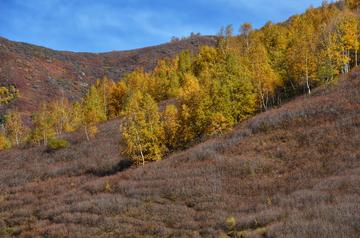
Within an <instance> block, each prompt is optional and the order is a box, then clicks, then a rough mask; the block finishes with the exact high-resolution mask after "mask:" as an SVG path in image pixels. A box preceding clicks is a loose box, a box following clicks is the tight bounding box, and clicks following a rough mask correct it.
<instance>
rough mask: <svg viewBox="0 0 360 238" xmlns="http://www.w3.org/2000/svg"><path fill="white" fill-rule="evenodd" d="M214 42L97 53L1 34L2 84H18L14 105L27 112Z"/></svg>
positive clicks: (209, 39) (196, 40) (198, 38)
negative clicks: (104, 79)
mask: <svg viewBox="0 0 360 238" xmlns="http://www.w3.org/2000/svg"><path fill="white" fill-rule="evenodd" d="M215 44H216V38H215V37H210V36H194V37H190V38H188V39H185V40H181V41H176V42H172V43H167V44H163V45H159V46H154V47H147V48H142V49H136V50H131V51H113V52H108V53H100V54H94V53H74V52H64V51H55V50H51V49H48V48H44V47H39V46H34V45H30V44H26V43H19V42H13V41H9V40H7V39H5V38H1V37H0V86H1V85H15V86H16V87H17V88H18V90H19V91H20V95H21V97H20V98H19V99H18V100H16V102H14V103H15V106H16V107H18V108H19V109H20V110H24V111H28V110H33V109H35V108H36V107H37V106H38V105H39V103H40V102H44V101H49V100H54V98H56V97H60V96H62V95H64V96H66V97H67V98H69V99H70V100H76V99H79V98H80V97H81V96H83V94H84V93H85V92H86V90H87V89H88V88H89V86H90V85H92V84H93V83H94V82H95V80H96V79H99V78H101V77H103V76H104V75H107V76H109V77H110V78H112V79H114V80H119V79H120V78H121V77H122V76H123V75H124V74H126V73H129V72H131V71H133V70H134V69H136V68H144V69H145V70H147V71H148V70H151V69H153V68H154V67H155V65H156V62H157V61H158V60H159V59H162V58H171V57H174V56H175V55H177V54H178V53H180V52H181V51H184V50H190V51H191V52H195V51H197V49H198V48H199V46H201V45H211V46H213V45H215ZM1 109H2V108H0V110H1Z"/></svg>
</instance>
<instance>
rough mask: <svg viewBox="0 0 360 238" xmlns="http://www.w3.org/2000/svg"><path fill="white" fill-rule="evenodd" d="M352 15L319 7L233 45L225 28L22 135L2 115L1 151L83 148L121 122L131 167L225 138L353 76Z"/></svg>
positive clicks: (52, 110)
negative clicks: (77, 136)
mask: <svg viewBox="0 0 360 238" xmlns="http://www.w3.org/2000/svg"><path fill="white" fill-rule="evenodd" d="M357 8H358V3H357V1H341V2H339V3H336V4H328V3H326V2H324V3H323V6H322V7H321V8H316V9H315V8H310V9H308V10H307V11H306V13H304V14H302V15H298V16H294V17H292V18H291V19H289V20H288V21H287V22H285V23H282V24H272V23H268V24H266V25H265V26H264V27H263V28H261V29H259V30H254V29H253V28H252V26H251V24H248V23H245V24H243V25H242V26H241V27H240V32H239V34H238V35H234V33H233V32H234V30H233V27H232V26H227V27H226V28H222V29H221V31H220V34H219V38H218V39H219V42H218V46H217V47H215V48H213V47H208V46H204V47H202V48H201V49H200V50H199V53H198V54H196V55H191V54H190V53H189V52H182V53H181V54H179V55H178V56H177V57H175V58H174V59H165V60H160V61H159V62H158V64H157V66H156V68H155V69H154V70H153V71H151V72H144V71H143V70H141V69H139V70H135V71H134V72H132V73H130V74H128V75H126V76H125V77H124V78H123V79H122V80H120V81H119V82H118V83H115V82H113V81H112V80H109V79H107V78H104V79H102V80H99V81H98V82H97V83H96V84H95V85H93V86H92V87H91V88H90V89H89V91H88V93H87V94H86V95H85V97H84V98H83V99H82V100H81V101H80V102H77V103H75V104H71V103H69V102H68V101H67V100H65V99H62V100H59V101H56V102H52V103H48V104H44V105H43V106H42V107H41V109H40V110H39V111H38V112H37V113H35V114H34V115H33V116H32V126H31V129H26V126H25V125H24V124H23V123H22V120H21V116H20V115H19V113H17V112H16V111H14V112H10V113H9V115H8V116H7V118H6V123H5V124H4V130H3V133H2V136H0V148H5V147H9V146H10V145H11V144H12V145H18V144H21V143H23V142H24V141H28V142H31V143H33V144H45V145H47V144H49V141H53V140H54V139H56V138H60V136H61V134H62V133H64V132H72V131H76V130H82V131H83V133H84V136H85V137H86V139H87V140H90V139H91V138H92V137H94V136H96V133H97V124H98V123H99V122H102V121H106V120H109V119H113V118H121V120H120V121H121V126H120V133H122V135H123V136H122V138H123V139H122V143H124V144H126V150H125V151H123V153H125V154H126V155H128V156H129V157H130V158H132V159H133V160H135V161H137V162H139V163H144V162H145V161H152V160H160V159H161V158H162V157H163V156H164V155H165V154H166V153H168V152H171V151H174V150H178V149H183V148H185V147H187V146H189V145H190V144H192V143H195V142H197V141H199V140H201V139H202V138H204V137H207V136H210V135H216V134H221V133H223V132H224V131H226V130H229V129H231V128H232V127H233V125H235V124H237V123H239V122H241V121H243V120H245V119H246V118H248V117H249V116H251V115H253V114H254V113H255V112H256V111H261V110H266V109H267V108H268V107H270V106H273V105H277V104H279V103H281V101H282V100H284V99H288V98H291V97H293V96H296V95H299V94H303V93H308V94H310V93H311V90H312V89H313V88H314V87H316V86H319V85H321V84H325V83H329V82H333V81H334V80H336V79H337V78H338V76H339V75H340V74H341V73H347V72H349V70H350V69H351V68H352V67H355V66H357V65H358V49H359V47H360V46H359V32H360V31H359V22H360V20H359V14H358V13H357V11H356V9H357ZM2 141H3V142H2ZM2 145H3V146H2ZM4 145H6V146H4ZM1 146H2V147H1Z"/></svg>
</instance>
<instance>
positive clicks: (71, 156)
mask: <svg viewBox="0 0 360 238" xmlns="http://www.w3.org/2000/svg"><path fill="white" fill-rule="evenodd" d="M357 74H358V73H357V72H355V73H353V74H352V75H351V77H350V79H347V80H342V81H340V83H339V85H337V86H334V87H324V88H320V89H317V90H316V91H315V92H314V93H313V95H312V96H311V97H307V96H305V97H300V98H297V99H296V100H294V101H293V102H289V103H287V104H286V105H283V106H282V107H280V108H278V109H273V110H270V111H268V112H266V113H263V114H260V115H258V116H256V117H255V118H253V119H250V120H248V121H247V122H244V123H242V124H241V125H239V126H238V127H237V128H235V129H234V130H233V131H232V132H230V133H229V134H227V135H225V136H223V137H219V138H213V139H210V140H208V141H206V142H204V143H202V144H199V145H197V146H194V147H193V148H191V149H189V150H186V151H183V152H179V153H177V154H174V155H172V156H170V157H169V158H168V159H166V160H163V161H160V162H156V163H149V164H147V165H146V166H144V167H137V168H135V167H131V168H130V169H127V170H125V171H121V172H119V171H120V170H121V169H122V168H126V167H127V166H128V165H127V164H126V162H121V161H125V159H124V158H121V157H120V156H119V150H120V148H119V145H118V140H119V133H118V129H117V124H118V122H117V121H112V122H108V123H106V124H104V125H102V127H101V128H100V131H101V133H100V134H99V135H98V137H97V138H96V139H95V140H93V141H91V142H84V141H83V140H82V139H81V138H80V137H79V136H80V135H68V137H67V139H68V140H69V141H71V146H70V147H69V148H66V149H63V150H59V151H55V152H53V153H50V154H49V153H46V152H44V148H28V149H19V150H12V151H7V152H2V153H1V154H0V157H1V159H0V191H1V196H0V237H7V236H10V237H11V236H15V237H54V238H55V237H301V238H302V237H350V238H351V237H354V238H355V237H359V236H360V215H359V214H360V146H359V144H360V77H358V75H357ZM232 217H233V218H232ZM230 218H231V219H230ZM232 219H233V220H232ZM229 220H230V221H234V224H233V226H232V225H231V226H230V225H229V224H228V222H229ZM227 221H228V222H227Z"/></svg>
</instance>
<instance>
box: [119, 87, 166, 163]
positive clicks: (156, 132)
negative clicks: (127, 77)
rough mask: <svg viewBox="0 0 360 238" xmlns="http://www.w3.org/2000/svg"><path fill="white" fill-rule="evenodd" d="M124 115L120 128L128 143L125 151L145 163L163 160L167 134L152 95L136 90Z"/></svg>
mask: <svg viewBox="0 0 360 238" xmlns="http://www.w3.org/2000/svg"><path fill="white" fill-rule="evenodd" d="M123 116H124V121H123V123H122V125H121V127H120V130H121V133H122V135H123V138H124V141H125V143H126V149H125V151H124V152H125V153H126V154H127V155H128V156H129V157H130V158H131V159H132V160H134V161H135V162H137V163H141V164H143V165H144V164H145V161H157V160H161V159H162V156H163V154H164V152H165V151H166V147H165V145H164V143H163V141H164V136H165V134H164V129H163V126H162V124H161V120H160V114H159V112H158V106H157V104H156V102H155V101H154V100H153V99H152V97H151V96H150V95H149V94H145V95H143V94H142V93H141V92H140V91H137V92H135V93H134V94H133V95H132V96H131V97H130V98H129V101H128V103H127V106H126V108H125V110H124V113H123Z"/></svg>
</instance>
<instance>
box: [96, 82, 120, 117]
mask: <svg viewBox="0 0 360 238" xmlns="http://www.w3.org/2000/svg"><path fill="white" fill-rule="evenodd" d="M95 87H96V91H97V92H98V94H99V97H100V98H101V103H102V106H103V111H104V113H105V115H106V117H107V116H108V115H109V114H110V113H109V104H110V100H111V94H112V92H114V90H115V88H116V85H115V82H114V81H112V80H110V79H109V78H108V77H107V76H104V77H103V78H102V79H101V80H97V81H96V83H95Z"/></svg>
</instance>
